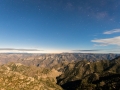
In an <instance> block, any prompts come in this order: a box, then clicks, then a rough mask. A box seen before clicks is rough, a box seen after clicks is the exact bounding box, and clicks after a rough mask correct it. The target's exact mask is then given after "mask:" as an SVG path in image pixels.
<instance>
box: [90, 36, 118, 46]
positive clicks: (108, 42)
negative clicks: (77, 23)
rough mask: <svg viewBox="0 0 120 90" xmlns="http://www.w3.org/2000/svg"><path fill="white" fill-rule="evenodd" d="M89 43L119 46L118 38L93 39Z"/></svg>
mask: <svg viewBox="0 0 120 90" xmlns="http://www.w3.org/2000/svg"><path fill="white" fill-rule="evenodd" d="M91 42H95V43H97V44H96V45H99V46H108V45H117V46H120V36H117V37H113V38H106V39H95V40H91Z"/></svg>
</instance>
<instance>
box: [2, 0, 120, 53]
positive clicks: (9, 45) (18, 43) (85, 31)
mask: <svg viewBox="0 0 120 90" xmlns="http://www.w3.org/2000/svg"><path fill="white" fill-rule="evenodd" d="M0 52H1V53H5V52H8V53H10V52H20V53H67V52H69V53H120V0H0Z"/></svg>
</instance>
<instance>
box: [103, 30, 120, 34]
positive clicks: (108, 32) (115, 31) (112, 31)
mask: <svg viewBox="0 0 120 90" xmlns="http://www.w3.org/2000/svg"><path fill="white" fill-rule="evenodd" d="M118 32H120V29H113V30H110V31H106V32H104V33H103V34H113V33H118Z"/></svg>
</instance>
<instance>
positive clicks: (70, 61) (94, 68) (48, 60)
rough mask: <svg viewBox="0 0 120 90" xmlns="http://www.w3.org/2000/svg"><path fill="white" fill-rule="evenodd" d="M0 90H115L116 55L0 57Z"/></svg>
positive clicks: (119, 62) (119, 77) (119, 78)
mask: <svg viewBox="0 0 120 90" xmlns="http://www.w3.org/2000/svg"><path fill="white" fill-rule="evenodd" d="M0 63H1V65H0V90H105V89H106V90H119V86H120V55H119V54H82V53H80V54H79V53H75V54H74V53H73V54H72V53H68V54H64V53H62V54H0Z"/></svg>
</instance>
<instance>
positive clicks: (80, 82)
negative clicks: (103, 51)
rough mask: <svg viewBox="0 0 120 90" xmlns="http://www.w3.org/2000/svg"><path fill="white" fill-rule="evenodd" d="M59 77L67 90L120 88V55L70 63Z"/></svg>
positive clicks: (116, 89)
mask: <svg viewBox="0 0 120 90" xmlns="http://www.w3.org/2000/svg"><path fill="white" fill-rule="evenodd" d="M57 79H58V84H59V85H61V86H62V87H63V88H64V89H65V90H105V89H107V90H119V86H120V57H117V58H115V59H113V60H110V61H108V60H101V61H97V62H89V61H78V62H72V63H69V64H68V65H67V66H66V67H64V72H63V73H62V75H60V76H59V77H58V78H57Z"/></svg>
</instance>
